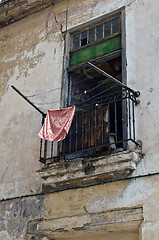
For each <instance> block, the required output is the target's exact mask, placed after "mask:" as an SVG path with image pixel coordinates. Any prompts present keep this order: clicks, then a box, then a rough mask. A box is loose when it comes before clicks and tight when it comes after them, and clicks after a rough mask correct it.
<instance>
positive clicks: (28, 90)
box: [21, 60, 106, 93]
mask: <svg viewBox="0 0 159 240" xmlns="http://www.w3.org/2000/svg"><path fill="white" fill-rule="evenodd" d="M102 62H106V61H105V60H102V61H100V62H98V64H99V63H102ZM85 68H87V67H85ZM90 69H93V67H90ZM98 74H100V73H98ZM83 75H85V73H82V74H81V75H79V76H78V77H77V78H75V79H74V81H76V80H78V79H79V78H80V77H81V76H83ZM94 76H96V75H94ZM83 80H84V79H82V80H81V81H83ZM79 82H80V81H78V82H75V83H74V84H76V83H79ZM58 89H60V87H59V88H53V89H35V90H30V89H21V91H22V92H32V93H34V92H49V91H50V92H51V91H56V90H58Z"/></svg>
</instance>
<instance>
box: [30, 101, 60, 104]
mask: <svg viewBox="0 0 159 240" xmlns="http://www.w3.org/2000/svg"><path fill="white" fill-rule="evenodd" d="M59 102H60V100H59V101H56V102H45V103H40V102H32V103H33V104H35V105H46V104H54V103H59Z"/></svg>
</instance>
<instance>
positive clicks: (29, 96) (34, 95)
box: [25, 73, 100, 98]
mask: <svg viewBox="0 0 159 240" xmlns="http://www.w3.org/2000/svg"><path fill="white" fill-rule="evenodd" d="M99 74H100V73H97V74H95V75H93V76H91V77H88V78H85V79H82V80H80V81H78V82H76V83H73V84H72V85H75V84H77V83H80V82H84V81H86V80H88V79H91V78H94V77H96V76H98V75H99ZM59 89H61V88H54V89H50V90H47V91H45V92H42V93H37V94H33V95H26V96H25V97H27V98H32V97H36V96H41V95H44V94H46V93H48V92H53V91H56V90H59Z"/></svg>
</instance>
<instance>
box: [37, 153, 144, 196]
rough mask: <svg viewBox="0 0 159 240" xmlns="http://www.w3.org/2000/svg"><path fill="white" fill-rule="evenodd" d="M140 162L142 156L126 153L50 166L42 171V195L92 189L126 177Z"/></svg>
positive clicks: (40, 172)
mask: <svg viewBox="0 0 159 240" xmlns="http://www.w3.org/2000/svg"><path fill="white" fill-rule="evenodd" d="M139 161H140V153H138V152H135V151H124V152H119V153H116V154H112V155H107V156H102V157H96V158H79V159H74V160H68V161H60V162H58V163H52V164H48V165H46V166H44V167H43V168H42V169H41V170H40V171H39V174H40V176H41V178H43V179H44V183H43V184H42V192H44V193H50V192H55V191H60V190H66V189H71V188H77V187H85V186H92V185H95V184H100V183H106V182H109V181H111V180H118V179H121V178H125V177H127V176H128V175H130V174H131V173H132V172H133V171H134V170H135V169H136V166H137V164H138V162H139Z"/></svg>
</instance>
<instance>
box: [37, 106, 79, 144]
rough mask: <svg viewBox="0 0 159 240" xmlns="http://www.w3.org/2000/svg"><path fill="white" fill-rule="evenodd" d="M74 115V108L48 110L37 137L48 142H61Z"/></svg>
mask: <svg viewBox="0 0 159 240" xmlns="http://www.w3.org/2000/svg"><path fill="white" fill-rule="evenodd" d="M74 113H75V106H72V107H68V108H63V109H60V110H48V113H47V116H46V119H45V122H44V125H43V127H42V129H41V130H40V132H39V134H38V136H39V137H40V138H43V139H45V140H48V141H62V140H63V139H64V138H65V137H66V134H67V133H68V131H69V129H70V126H71V123H72V120H73V117H74Z"/></svg>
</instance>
